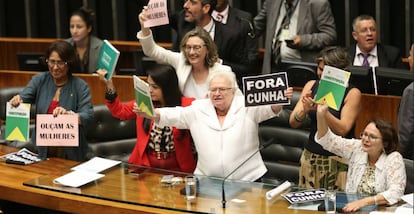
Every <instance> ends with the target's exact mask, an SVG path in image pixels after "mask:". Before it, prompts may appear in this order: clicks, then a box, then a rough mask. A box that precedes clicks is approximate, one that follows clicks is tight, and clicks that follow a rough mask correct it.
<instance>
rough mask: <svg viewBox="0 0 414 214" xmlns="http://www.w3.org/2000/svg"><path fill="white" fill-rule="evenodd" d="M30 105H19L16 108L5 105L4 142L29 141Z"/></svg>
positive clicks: (8, 104)
mask: <svg viewBox="0 0 414 214" xmlns="http://www.w3.org/2000/svg"><path fill="white" fill-rule="evenodd" d="M29 124H30V104H28V103H21V104H20V105H19V106H17V107H12V105H11V104H10V103H9V102H7V104H6V130H5V131H6V134H5V138H6V140H10V141H12V140H17V141H22V142H27V141H29Z"/></svg>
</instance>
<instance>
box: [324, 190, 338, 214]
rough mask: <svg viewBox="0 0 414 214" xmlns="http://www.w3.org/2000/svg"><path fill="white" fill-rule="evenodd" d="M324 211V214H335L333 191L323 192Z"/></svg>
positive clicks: (334, 194) (334, 195)
mask: <svg viewBox="0 0 414 214" xmlns="http://www.w3.org/2000/svg"><path fill="white" fill-rule="evenodd" d="M325 211H326V214H335V212H336V192H335V190H325Z"/></svg>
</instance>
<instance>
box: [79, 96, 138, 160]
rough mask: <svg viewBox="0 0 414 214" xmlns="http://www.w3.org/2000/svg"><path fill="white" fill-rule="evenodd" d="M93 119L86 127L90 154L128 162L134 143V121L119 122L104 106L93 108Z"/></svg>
mask: <svg viewBox="0 0 414 214" xmlns="http://www.w3.org/2000/svg"><path fill="white" fill-rule="evenodd" d="M93 110H94V118H93V120H92V121H91V122H90V124H89V125H88V127H87V132H86V139H87V140H88V144H89V148H90V153H89V154H88V158H92V157H95V156H99V157H103V158H109V159H113V160H120V161H125V162H126V161H128V158H129V155H130V154H131V152H132V150H133V148H134V146H135V142H136V125H135V120H120V119H118V118H115V117H113V116H112V114H111V112H110V111H109V109H108V108H107V107H106V105H105V104H100V105H95V106H94V107H93Z"/></svg>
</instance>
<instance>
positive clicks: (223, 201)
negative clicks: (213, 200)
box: [221, 138, 273, 208]
mask: <svg viewBox="0 0 414 214" xmlns="http://www.w3.org/2000/svg"><path fill="white" fill-rule="evenodd" d="M272 142H273V138H270V139H269V140H268V141H266V142H264V143H263V144H262V145H260V146H259V149H257V150H256V151H255V152H253V153H252V154H251V155H250V156H249V157H248V158H246V160H244V161H243V162H242V163H241V164H240V165H238V166H237V167H236V168H235V169H233V171H231V172H230V173H229V174H228V175H227V176H226V177H224V179H223V182H222V183H221V196H222V200H221V204H222V207H223V208H226V203H227V201H226V193H225V191H224V182H225V181H226V180H227V178H229V177H230V175H232V174H233V173H234V172H236V171H237V170H238V169H240V167H242V166H243V165H244V164H245V163H246V162H247V161H249V160H250V159H251V158H252V157H253V156H254V155H256V154H257V153H258V152H260V151H261V150H262V149H264V148H266V147H268V146H270V145H271V144H272Z"/></svg>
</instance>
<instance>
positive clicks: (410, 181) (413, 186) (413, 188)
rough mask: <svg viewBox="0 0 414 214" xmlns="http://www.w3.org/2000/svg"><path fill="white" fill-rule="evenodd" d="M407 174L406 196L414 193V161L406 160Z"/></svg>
mask: <svg viewBox="0 0 414 214" xmlns="http://www.w3.org/2000/svg"><path fill="white" fill-rule="evenodd" d="M404 164H405V172H406V174H407V185H406V186H405V192H404V194H409V193H414V175H413V168H414V161H413V160H410V159H406V158H404Z"/></svg>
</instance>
